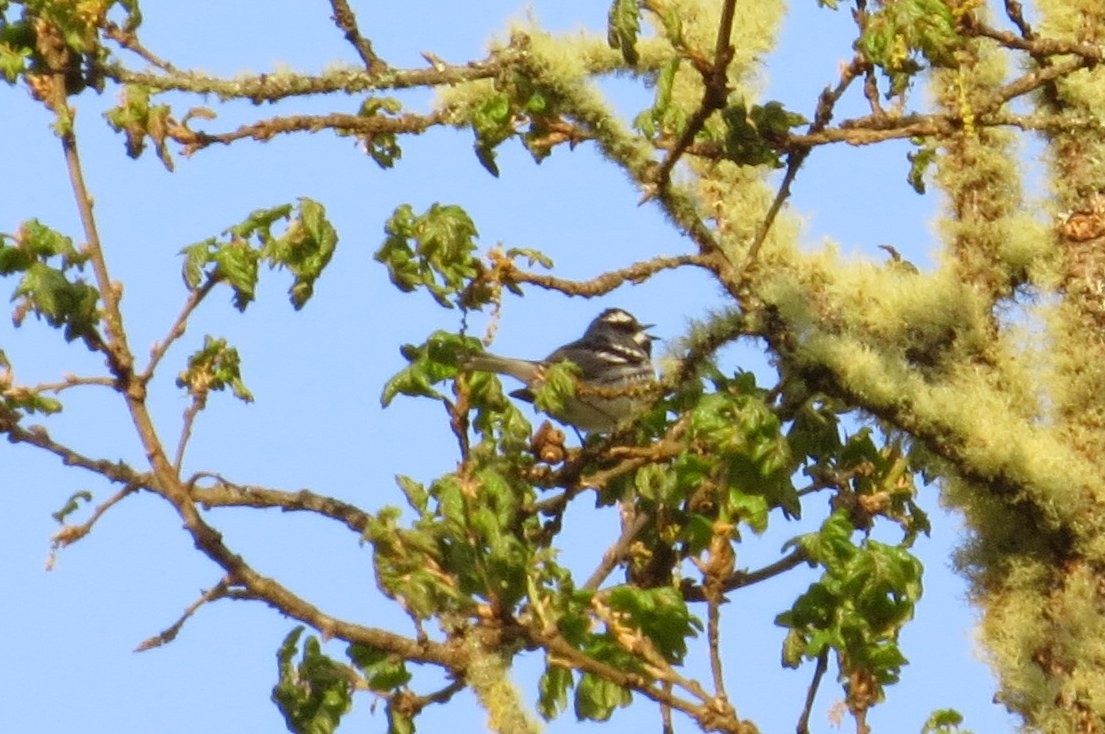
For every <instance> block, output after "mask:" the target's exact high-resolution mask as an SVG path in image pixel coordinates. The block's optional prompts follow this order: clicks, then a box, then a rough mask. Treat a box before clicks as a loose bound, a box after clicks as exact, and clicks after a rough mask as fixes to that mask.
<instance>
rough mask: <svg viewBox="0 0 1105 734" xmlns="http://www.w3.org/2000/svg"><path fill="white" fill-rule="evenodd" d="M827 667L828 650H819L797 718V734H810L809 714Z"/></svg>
mask: <svg viewBox="0 0 1105 734" xmlns="http://www.w3.org/2000/svg"><path fill="white" fill-rule="evenodd" d="M828 667H829V648H827V647H826V648H824V649H823V650H821V654H820V655H818V656H817V666H816V667H815V668H814V670H813V680H812V681H810V687H809V690H807V691H806V704H805V705H804V706H803V707H802V715H801V716H799V717H798V726H797V732H798V734H810V712H811V711H813V700H814V698H816V696H817V689H818V687H819V686H820V685H821V677H822V676H823V675H825V669H826V668H828Z"/></svg>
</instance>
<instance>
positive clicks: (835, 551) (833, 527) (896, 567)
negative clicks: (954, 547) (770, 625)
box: [776, 510, 923, 709]
mask: <svg viewBox="0 0 1105 734" xmlns="http://www.w3.org/2000/svg"><path fill="white" fill-rule="evenodd" d="M855 532H856V529H855V525H854V524H853V522H852V519H851V518H850V517H849V514H848V513H847V512H846V511H844V510H838V511H836V512H834V513H833V514H832V515H831V516H830V517H829V518H828V519H827V520H826V521H825V522H824V523H823V524H822V526H821V529H820V530H819V531H818V532H816V533H811V534H808V535H805V536H802V537H800V538H799V539H798V540H797V541H796V542H797V545H798V546H799V547H800V548H801V549H802V551H803V552H804V554H805V557H806V558H807V559H809V562H810V563H811V564H815V565H818V566H821V567H822V569H823V573H822V577H821V579H820V580H819V581H817V582H815V583H813V584H811V585H810V587H809V589H808V590H807V591H806V592H805V593H803V594H802V595H801V596H799V597H798V599H797V600H795V602H794V605H793V606H792V607H791V609H790V610H788V611H786V612H783V613H782V614H780V615H779V616H778V617H777V618H776V624H778V625H780V626H782V627H786V628H788V632H787V637H786V641H785V643H784V646H783V664H784V665H786V666H788V667H797V666H798V664H799V662H800V661H801V660H802V659H803V658H805V659H811V660H812V659H816V658H817V657H818V656H820V655H822V654H823V652H824V651H825V650H827V649H830V650H834V651H835V652H836V654H837V662H838V666H839V670H840V679H841V680H842V681H843V682H845V688H846V689H847V690H848V693H849V705H850V706H852V707H853V708H854V709H866V708H868V707H870V706H871V705H873V704H875V703H877V702H878V701H881V700H882V698H883V695H884V693H883V687H884V686H886V685H888V684H891V683H896V682H897V681H898V676H899V673H900V670H901V667H902V666H903V665H905V663H906V662H907V660H906V658H905V656H904V655H903V654H902V652H901V650H900V649H899V647H898V635H899V632H900V631H901V629H902V627H903V626H904V625H905V624H906V623H907V622H908V621H909V620H910V619H912V617H913V611H914V607H915V605H916V603H917V601H918V599H920V596H921V576H922V571H923V569H922V566H921V563H920V561H918V560H917V559H916V558H915V557H914V556H913V555H912V554H910V553H909V551H908V550H907V549H906V548H904V547H901V546H890V545H886V544H884V543H880V542H878V541H876V540H873V539H870V538H866V539H864V540H862V541H861V542H860V543H858V544H857V543H856V542H855V541H854V540H853V536H854V534H855ZM861 682H862V685H861Z"/></svg>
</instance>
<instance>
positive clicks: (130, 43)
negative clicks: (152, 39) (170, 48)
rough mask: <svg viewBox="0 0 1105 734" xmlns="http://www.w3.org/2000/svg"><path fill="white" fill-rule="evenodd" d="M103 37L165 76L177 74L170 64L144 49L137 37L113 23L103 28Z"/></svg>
mask: <svg viewBox="0 0 1105 734" xmlns="http://www.w3.org/2000/svg"><path fill="white" fill-rule="evenodd" d="M103 31H104V35H106V36H107V37H108V38H110V39H111V40H113V41H115V42H116V43H118V44H119V45H120V46H122V47H123V48H125V49H127V50H128V51H131V52H133V53H135V54H138V55H139V56H141V57H142V58H143V59H144V60H145V61H146V62H147V63H148V64H150V65H151V66H154V67H156V68H158V69H160V70H161V71H163V72H165V73H166V74H177V73H179V71H178V69H177V68H176V67H175V66H173V65H172V64H171V63H169V62H168V61H166V60H165V59H163V58H161V57H160V56H158V55H157V54H155V53H154V52H153V51H150V50H149V49H148V48H146V47H145V46H144V45H143V44H142V42H141V41H139V40H138V36H137V35H135V34H134V33H132V32H131V31H126V30H124V29H122V28H120V27H119V26H118V25H116V24H115V23H111V22H108V23H107V24H106V25H104V26H103Z"/></svg>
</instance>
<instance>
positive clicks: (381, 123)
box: [166, 110, 450, 155]
mask: <svg viewBox="0 0 1105 734" xmlns="http://www.w3.org/2000/svg"><path fill="white" fill-rule="evenodd" d="M449 114H450V113H449V112H448V111H445V110H438V111H436V112H431V113H429V114H426V115H414V114H407V115H399V116H397V117H389V116H386V115H370V116H363V115H349V114H343V113H337V112H335V113H331V114H328V115H288V116H285V117H273V118H270V119H267V120H261V121H259V122H251V123H249V124H247V125H242V126H240V127H238V128H235V129H234V130H230V131H228V132H225V133H207V132H202V131H198V130H193V129H191V128H190V127H187V126H186V125H182V124H179V123H177V124H172V125H169V126H168V128H167V129H166V136H167V137H169V138H171V139H172V140H175V141H176V142H178V143H180V144H181V145H183V146H184V151H183V152H184V155H192V154H193V153H195V152H197V151H200V150H203V149H204V148H206V147H208V146H211V145H214V144H216V143H219V144H222V145H229V144H230V143H233V142H235V141H237V140H244V139H251V140H257V141H260V142H267V141H269V140H271V139H272V138H274V137H275V136H277V135H286V134H288V133H296V132H311V133H314V132H318V131H320V130H333V131H334V132H337V133H342V134H347V135H355V136H358V137H363V138H372V137H373V136H375V135H394V134H401V133H406V134H416V133H422V132H425V131H426V130H428V129H429V128H431V127H434V126H435V125H441V124H444V123H445V121H446V120H447V119H448V117H449Z"/></svg>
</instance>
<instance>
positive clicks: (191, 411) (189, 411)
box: [173, 393, 207, 475]
mask: <svg viewBox="0 0 1105 734" xmlns="http://www.w3.org/2000/svg"><path fill="white" fill-rule="evenodd" d="M206 405H207V394H206V393H201V394H198V395H193V396H192V402H191V403H189V404H188V407H187V408H185V409H184V418H183V420H182V421H181V425H180V439H179V440H178V441H177V445H176V458H175V459H174V460H173V469H175V470H176V473H177V475H179V474H180V468H181V466H182V465H183V464H184V451H185V449H187V448H188V441H190V440H191V439H192V426H193V424H195V422H196V416H197V415H199V413H200V411H201V410H203V409H204V407H206Z"/></svg>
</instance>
